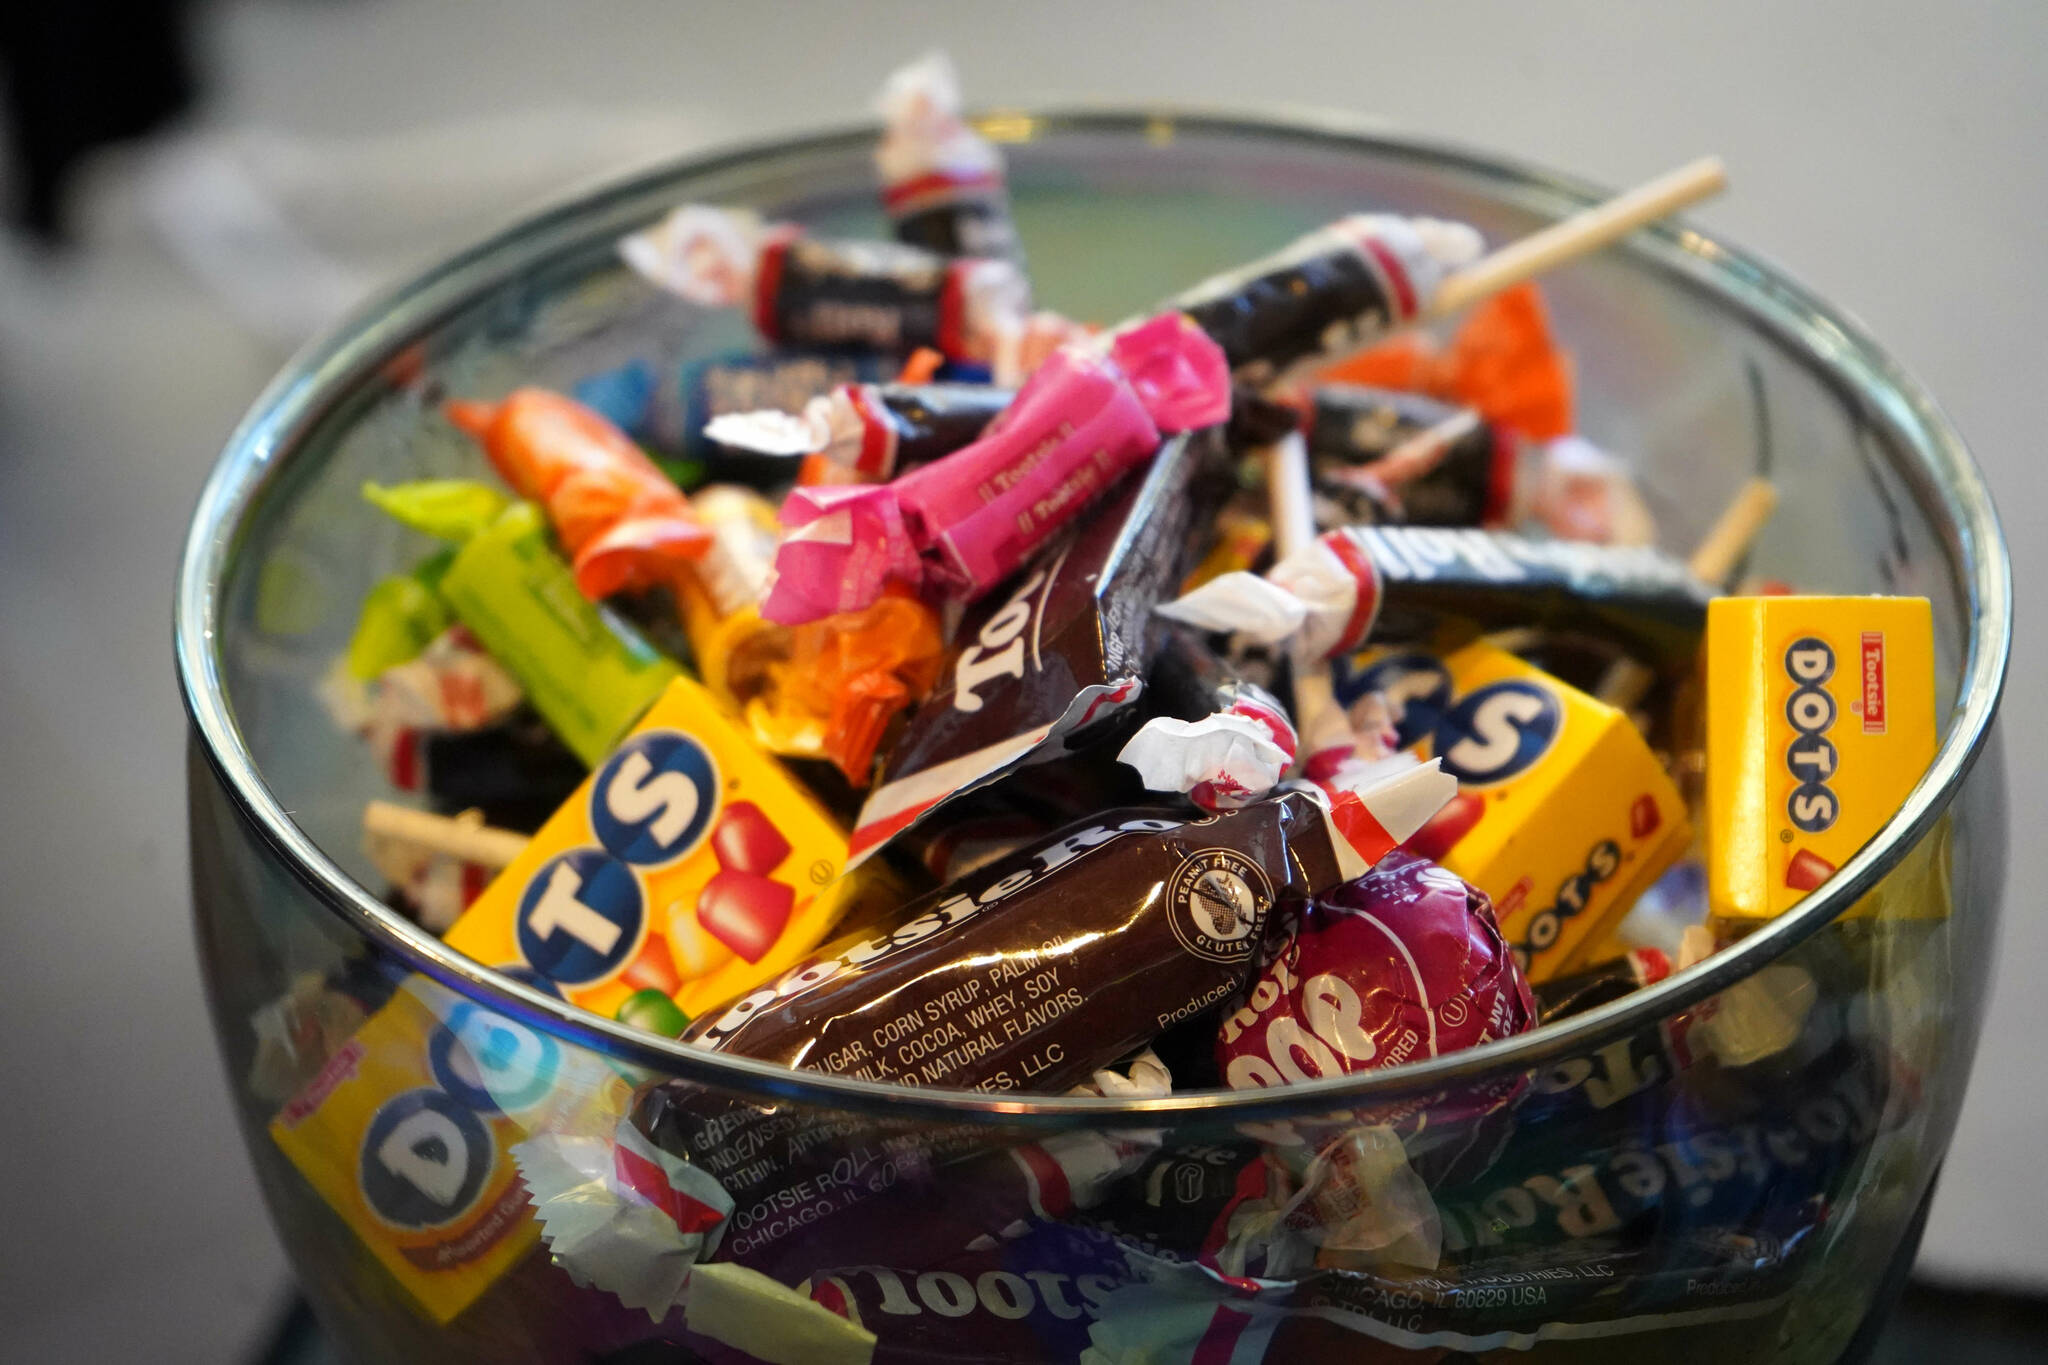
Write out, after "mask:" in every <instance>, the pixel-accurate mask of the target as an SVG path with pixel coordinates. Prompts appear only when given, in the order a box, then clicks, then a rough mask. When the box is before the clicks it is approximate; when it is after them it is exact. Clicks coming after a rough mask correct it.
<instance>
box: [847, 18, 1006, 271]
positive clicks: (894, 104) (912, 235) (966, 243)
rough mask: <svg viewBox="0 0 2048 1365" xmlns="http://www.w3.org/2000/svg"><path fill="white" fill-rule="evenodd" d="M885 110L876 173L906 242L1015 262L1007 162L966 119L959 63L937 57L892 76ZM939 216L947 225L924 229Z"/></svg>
mask: <svg viewBox="0 0 2048 1365" xmlns="http://www.w3.org/2000/svg"><path fill="white" fill-rule="evenodd" d="M877 110H878V112H879V113H880V114H881V116H882V140H881V141H880V142H879V143H878V144H876V147H875V171H876V173H877V174H878V175H879V176H880V178H881V181H882V206H883V207H884V208H885V209H887V210H888V213H889V216H890V217H891V218H892V219H895V220H896V221H897V224H898V228H897V231H898V233H899V235H901V236H903V238H904V240H906V241H917V242H920V243H921V244H923V245H928V246H932V247H934V248H936V249H939V250H945V251H948V252H950V253H951V254H956V255H962V256H1011V255H1015V254H1016V251H1017V239H1016V232H1015V229H1014V228H1013V227H1012V226H1011V223H1010V217H1009V206H1008V203H1007V198H1008V195H1007V191H1006V189H1005V185H1004V175H1003V154H1002V153H1001V152H1000V151H998V150H997V149H996V147H995V144H994V143H992V142H990V141H989V140H988V139H987V138H985V137H983V136H982V135H981V134H980V133H977V132H976V131H974V129H973V128H971V127H969V126H968V124H967V121H966V119H964V118H963V117H961V99H960V78H959V76H958V74H957V73H955V71H954V70H953V62H952V60H951V59H950V58H949V57H947V56H946V54H945V53H944V52H931V53H927V54H926V55H925V56H923V57H921V58H919V59H918V60H916V61H914V62H911V63H910V64H908V65H907V66H903V67H900V68H898V69H897V70H895V71H893V72H891V73H890V75H889V79H888V80H887V81H886V82H885V83H884V84H883V86H882V95H881V98H880V100H878V101H877ZM934 213H936V214H941V215H944V216H945V217H946V219H947V221H946V223H945V224H944V225H943V226H939V225H931V226H928V227H926V228H923V229H920V228H919V227H918V223H919V220H921V219H923V218H925V217H926V215H930V214H934ZM906 225H907V228H908V230H906Z"/></svg>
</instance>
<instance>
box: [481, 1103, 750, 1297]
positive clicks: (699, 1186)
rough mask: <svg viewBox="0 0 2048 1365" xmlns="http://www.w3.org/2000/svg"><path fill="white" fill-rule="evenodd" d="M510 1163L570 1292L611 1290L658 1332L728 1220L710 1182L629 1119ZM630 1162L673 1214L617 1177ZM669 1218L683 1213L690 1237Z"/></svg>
mask: <svg viewBox="0 0 2048 1365" xmlns="http://www.w3.org/2000/svg"><path fill="white" fill-rule="evenodd" d="M621 1152H624V1153H626V1154H627V1155H626V1157H625V1158H624V1159H623V1160H622V1158H621V1156H620V1153H621ZM512 1155H513V1158H514V1159H515V1160H516V1161H517V1162H518V1163H519V1174H520V1176H521V1177H522V1178H523V1179H524V1180H525V1182H526V1188H527V1192H528V1193H529V1194H530V1195H531V1196H532V1198H533V1211H534V1216H535V1217H536V1218H537V1219H539V1221H540V1225H541V1237H542V1239H543V1240H545V1241H546V1242H547V1244H548V1251H549V1252H550V1253H551V1254H552V1255H553V1257H554V1261H555V1264H556V1265H559V1266H560V1267H561V1268H562V1269H563V1270H565V1271H567V1272H568V1274H569V1277H570V1278H571V1279H573V1280H574V1281H576V1283H578V1284H580V1285H585V1286H594V1287H596V1288H599V1289H605V1290H609V1291H610V1292H611V1293H613V1294H615V1295H617V1296H618V1299H619V1301H620V1302H621V1303H623V1304H625V1305H626V1306H627V1307H628V1308H639V1309H642V1310H644V1311H645V1312H646V1313H647V1315H648V1316H649V1317H650V1318H652V1319H654V1320H655V1321H656V1322H659V1321H661V1320H662V1319H663V1318H664V1317H666V1316H668V1314H669V1313H670V1311H672V1310H673V1309H675V1308H677V1307H679V1306H681V1305H682V1303H683V1302H684V1291H685V1289H686V1288H687V1286H688V1285H689V1282H690V1270H691V1267H693V1266H695V1265H696V1264H697V1263H698V1262H699V1261H702V1260H705V1259H708V1258H709V1257H710V1256H711V1255H712V1253H714V1252H715V1251H717V1249H718V1243H719V1240H720V1238H721V1237H723V1236H724V1233H725V1220H726V1219H727V1218H729V1217H730V1216H731V1215H732V1210H733V1201H732V1196H731V1195H729V1194H727V1193H726V1192H725V1190H724V1189H723V1188H722V1187H721V1186H720V1185H719V1183H718V1182H717V1181H716V1180H714V1179H713V1178H712V1177H711V1176H709V1175H707V1174H706V1173H705V1172H704V1171H703V1170H702V1169H701V1168H699V1167H697V1166H693V1165H691V1164H690V1163H689V1162H687V1161H682V1160H679V1159H678V1158H676V1157H672V1156H670V1155H669V1154H668V1153H666V1152H664V1151H662V1150H661V1149H660V1148H658V1147H656V1146H655V1145H654V1144H653V1143H651V1142H649V1141H648V1140H647V1139H646V1138H645V1137H643V1136H642V1135H641V1133H640V1131H639V1130H638V1129H636V1128H635V1127H634V1126H633V1125H632V1122H631V1121H630V1120H628V1119H620V1120H619V1122H618V1125H617V1128H616V1129H615V1131H614V1132H613V1133H612V1134H611V1135H609V1136H607V1135H602V1134H595V1135H593V1134H571V1133H548V1134H542V1135H541V1136H538V1137H533V1138H529V1139H527V1140H526V1141H525V1142H521V1143H518V1144H516V1145H515V1146H514V1147H513V1148H512ZM635 1162H638V1163H646V1164H645V1165H642V1166H640V1169H641V1170H643V1171H646V1172H649V1173H650V1174H651V1173H653V1172H658V1173H659V1174H660V1176H661V1178H662V1179H664V1180H666V1182H667V1190H668V1193H667V1194H663V1193H662V1192H660V1191H656V1192H655V1193H656V1194H657V1195H658V1196H660V1197H662V1198H663V1200H664V1202H666V1203H668V1204H670V1206H671V1207H669V1208H663V1207H660V1206H659V1205H657V1204H656V1202H655V1201H654V1199H651V1198H650V1197H649V1196H648V1194H647V1193H643V1192H642V1190H640V1189H637V1188H635V1187H634V1185H632V1184H629V1183H627V1182H626V1180H625V1179H623V1178H622V1177H621V1175H620V1167H621V1166H622V1165H626V1164H632V1163H635ZM673 1209H680V1210H682V1211H683V1212H684V1215H685V1219H686V1221H687V1222H689V1223H691V1224H693V1226H692V1227H691V1228H690V1229H689V1230H687V1231H686V1230H685V1229H684V1228H683V1227H682V1226H679V1225H678V1223H677V1221H676V1216H675V1213H674V1212H673V1211H672V1210H673Z"/></svg>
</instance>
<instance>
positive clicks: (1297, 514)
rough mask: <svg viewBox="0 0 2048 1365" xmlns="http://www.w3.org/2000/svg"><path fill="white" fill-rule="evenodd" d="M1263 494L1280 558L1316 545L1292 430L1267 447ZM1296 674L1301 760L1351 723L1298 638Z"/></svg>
mask: <svg viewBox="0 0 2048 1365" xmlns="http://www.w3.org/2000/svg"><path fill="white" fill-rule="evenodd" d="M1266 498H1267V501H1268V503H1269V504H1270V507H1269V512H1268V515H1269V516H1271V518H1272V520H1273V549H1274V552H1275V553H1276V554H1277V555H1278V556H1279V557H1280V558H1282V559H1285V558H1286V557H1287V556H1289V555H1291V554H1293V553H1295V552H1296V551H1297V550H1305V549H1307V548H1308V547H1309V546H1311V545H1313V544H1315V540H1316V508H1315V493H1314V490H1313V489H1312V488H1311V486H1310V484H1309V472H1308V442H1307V441H1305V440H1304V439H1302V435H1301V433H1300V432H1298V431H1290V432H1288V433H1287V434H1286V435H1285V436H1282V437H1281V438H1280V439H1279V440H1277V441H1275V442H1274V443H1273V444H1272V445H1270V446H1267V447H1266ZM1289 650H1290V661H1291V663H1292V664H1293V667H1292V669H1291V670H1290V671H1291V672H1292V673H1293V675H1294V728H1295V732H1296V733H1297V734H1298V735H1299V736H1300V740H1301V748H1300V754H1301V757H1302V758H1303V759H1306V758H1308V757H1309V756H1310V755H1311V754H1314V753H1316V752H1318V751H1319V750H1322V749H1325V748H1331V747H1335V746H1337V745H1340V744H1346V743H1348V742H1349V741H1350V739H1351V726H1350V723H1349V722H1348V721H1346V720H1345V719H1344V711H1343V708H1342V707H1340V706H1338V705H1337V688H1336V684H1334V683H1333V682H1331V681H1330V670H1329V669H1328V668H1326V667H1324V666H1323V663H1322V661H1321V660H1320V659H1311V658H1309V657H1308V656H1307V654H1306V653H1305V652H1304V651H1303V650H1302V648H1301V642H1300V640H1299V638H1297V639H1296V640H1294V641H1293V642H1292V643H1291V644H1290V645H1289Z"/></svg>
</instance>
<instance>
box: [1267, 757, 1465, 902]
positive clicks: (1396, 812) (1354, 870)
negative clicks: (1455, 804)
mask: <svg viewBox="0 0 2048 1365" xmlns="http://www.w3.org/2000/svg"><path fill="white" fill-rule="evenodd" d="M1438 762H1439V761H1438V760H1437V759H1434V758H1432V759H1430V760H1428V761H1427V762H1424V761H1422V760H1420V759H1418V758H1416V757H1415V756H1414V755H1413V754H1396V755H1394V756H1393V757H1392V758H1389V759H1387V760H1385V761H1384V762H1381V763H1377V764H1372V765H1369V766H1360V767H1358V768H1356V769H1351V770H1347V771H1345V772H1343V773H1341V774H1339V775H1338V776H1337V778H1336V779H1335V780H1331V781H1327V782H1309V783H1298V784H1291V785H1294V786H1306V787H1307V788H1308V789H1310V790H1313V791H1314V792H1315V793H1316V794H1317V796H1318V797H1319V798H1320V799H1321V801H1322V803H1323V808H1324V809H1325V810H1326V811H1328V812H1329V816H1330V826H1331V828H1332V829H1334V830H1335V831H1336V832H1337V833H1338V834H1339V835H1340V836H1341V837H1340V838H1339V839H1338V840H1336V843H1337V846H1338V855H1339V857H1340V859H1344V860H1345V866H1344V871H1345V874H1346V876H1347V877H1349V878H1351V879H1354V880H1355V879H1356V878H1359V877H1363V876H1364V875H1366V873H1367V872H1368V871H1370V870H1371V869H1372V868H1373V867H1374V865H1376V864H1377V863H1379V862H1380V861H1381V860H1382V859H1383V858H1385V857H1386V856H1387V855H1388V854H1390V853H1392V852H1393V851H1394V850H1395V849H1397V848H1399V847H1400V846H1401V845H1402V844H1405V843H1407V842H1408V840H1409V839H1410V838H1411V837H1413V836H1414V834H1415V831H1416V830H1418V829H1421V828H1422V827H1423V826H1424V825H1426V824H1428V823H1429V820H1430V817H1432V816H1434V815H1435V814H1436V813H1437V812H1438V811H1439V810H1442V809H1443V807H1444V805H1445V803H1446V802H1448V801H1450V800H1451V798H1452V797H1454V796H1456V795H1457V794H1458V781H1457V779H1456V778H1454V777H1452V776H1451V775H1450V774H1449V773H1447V772H1444V771H1443V770H1442V769H1441V768H1440V767H1439V766H1438ZM1349 854H1355V855H1356V856H1357V858H1358V862H1357V863H1355V864H1353V863H1351V862H1349V860H1348V858H1347V857H1346V855H1349Z"/></svg>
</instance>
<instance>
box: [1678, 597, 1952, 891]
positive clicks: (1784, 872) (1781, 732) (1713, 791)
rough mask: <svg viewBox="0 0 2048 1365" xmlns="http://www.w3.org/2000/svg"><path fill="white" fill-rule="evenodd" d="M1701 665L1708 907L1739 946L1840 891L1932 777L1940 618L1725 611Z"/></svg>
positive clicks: (1908, 605) (1750, 602)
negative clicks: (1849, 867) (1800, 906)
mask: <svg viewBox="0 0 2048 1365" xmlns="http://www.w3.org/2000/svg"><path fill="white" fill-rule="evenodd" d="M1706 651H1707V693H1706V696H1707V804H1706V810H1707V901H1708V906H1709V908H1710V910H1711V913H1712V915H1713V917H1714V919H1715V920H1716V921H1717V922H1718V923H1719V924H1720V925H1721V926H1722V927H1724V928H1726V929H1729V930H1731V931H1739V930H1741V929H1745V928H1751V927H1754V926H1756V925H1759V924H1763V923H1767V922H1768V921H1770V920H1771V919H1774V918H1775V917H1776V916H1778V915H1779V914H1781V913H1783V912H1784V911H1785V910H1787V909H1789V908H1790V907H1792V906H1793V905H1796V904H1797V903H1798V902H1800V901H1801V900H1803V899H1805V897H1806V895H1807V893H1808V892H1810V891H1812V890H1814V889H1815V888H1817V887H1818V886H1820V884H1821V883H1822V882H1824V881H1826V880H1827V879H1828V878H1829V877H1830V876H1832V875H1833V874H1834V872H1835V869H1836V868H1838V867H1840V866H1841V865H1842V864H1843V863H1845V862H1847V861H1848V860H1849V859H1850V857H1852V856H1853V855H1854V854H1855V852H1856V850H1857V849H1859V848H1861V847H1863V845H1864V844H1865V843H1867V842H1869V840H1870V838H1871V836H1872V835H1874V834H1876V833H1877V831H1878V830H1879V829H1880V828H1882V827H1883V825H1884V822H1885V821H1887V820H1889V819H1890V818H1891V817H1892V814H1893V812H1895V811H1897V810H1898V809H1899V807H1900V806H1901V805H1902V804H1904V802H1905V800H1906V797H1907V795H1908V794H1909V793H1910V792H1911V791H1912V790H1913V786H1914V784H1915V783H1917V782H1918V781H1919V780H1920V775H1921V774H1922V773H1923V772H1925V771H1926V770H1927V765H1928V764H1929V763H1930V762H1932V761H1933V759H1934V742H1935V724H1934V623H1933V613H1932V609H1931V608H1930V607H1929V605H1928V602H1927V599H1926V598H1924V597H1731V598H1721V599H1719V600H1717V601H1715V602H1714V603H1713V604H1712V605H1710V606H1709V607H1708V608H1707V642H1706ZM1908 902H1911V903H1908ZM1944 904H1945V902H1943V901H1942V900H1940V899H1939V898H1937V897H1932V896H1922V897H1910V896H1901V897H1895V898H1893V900H1892V902H1891V903H1890V904H1888V906H1887V912H1888V913H1892V914H1899V913H1933V914H1939V913H1941V907H1942V906H1943V905H1944ZM1874 908H1875V905H1874V902H1871V903H1866V904H1865V905H1863V906H1860V907H1858V909H1859V912H1860V913H1865V914H1868V913H1872V912H1873V910H1874Z"/></svg>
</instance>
